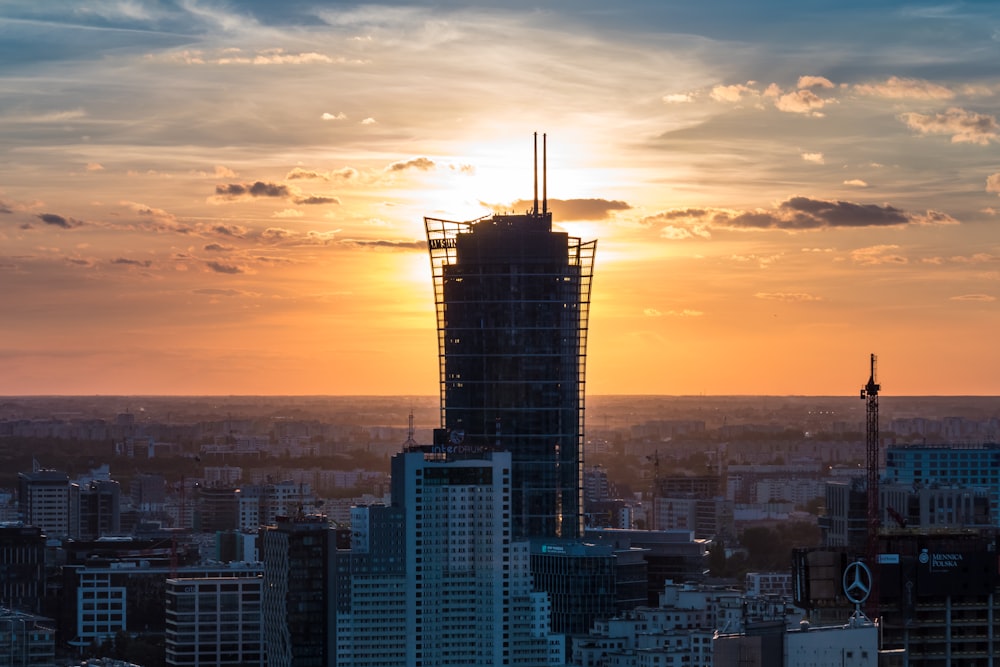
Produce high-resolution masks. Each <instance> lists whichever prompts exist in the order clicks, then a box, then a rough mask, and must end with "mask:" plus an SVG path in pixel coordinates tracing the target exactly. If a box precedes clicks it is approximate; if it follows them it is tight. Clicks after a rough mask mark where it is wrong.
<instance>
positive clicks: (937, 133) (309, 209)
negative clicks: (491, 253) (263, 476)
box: [0, 0, 1000, 395]
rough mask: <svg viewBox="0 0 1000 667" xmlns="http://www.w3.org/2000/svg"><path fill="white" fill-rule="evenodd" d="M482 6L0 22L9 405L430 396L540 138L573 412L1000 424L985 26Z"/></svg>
mask: <svg viewBox="0 0 1000 667" xmlns="http://www.w3.org/2000/svg"><path fill="white" fill-rule="evenodd" d="M492 4H493V5H494V6H493V7H492V8H487V7H484V6H483V3H468V2H450V1H447V0H443V1H440V2H396V3H392V4H355V3H351V2H322V1H320V0H314V1H308V0H285V1H284V2H275V1H273V0H255V1H239V2H238V1H236V0H231V1H230V2H222V1H218V0H163V1H161V2H141V1H139V0H131V1H130V0H120V1H112V0H108V1H103V0H88V2H78V1H76V0H72V1H70V0H66V1H58V0H46V1H45V2H38V0H7V1H5V2H3V3H2V4H0V91H2V92H0V149H2V157H3V159H2V160H0V312H2V315H0V318H2V319H0V394H4V395H12V394H115V395H119V394H406V395H420V394H435V393H436V392H437V380H438V377H437V358H436V356H437V347H436V338H435V331H434V328H435V319H434V305H433V293H432V289H431V278H430V262H429V259H428V253H427V249H426V241H425V238H424V231H423V217H424V216H425V215H426V216H432V217H439V218H446V219H450V220H469V219H473V218H477V217H479V216H482V215H485V214H488V213H490V212H491V211H509V210H516V211H520V210H523V209H524V208H525V207H526V206H527V204H526V203H525V202H524V200H530V199H531V195H532V171H531V158H532V154H531V151H532V132H535V131H537V132H539V133H542V132H545V133H547V134H548V195H549V200H550V209H551V210H552V211H553V214H554V219H555V221H556V226H557V227H558V228H559V229H561V230H564V231H568V232H569V233H570V234H571V235H573V236H579V237H581V238H582V239H583V240H585V241H586V240H590V239H595V238H596V239H598V245H597V260H596V267H595V278H594V283H593V295H592V308H591V317H590V345H589V350H588V352H589V354H588V360H587V371H588V376H587V378H588V385H587V390H588V393H590V394H781V395H784V394H800V395H852V394H857V392H858V390H859V389H860V387H861V386H862V385H863V384H864V383H865V382H866V380H867V379H868V355H869V354H870V353H872V352H874V353H876V354H878V356H879V380H880V381H881V383H882V391H883V395H889V394H893V395H927V394H988V395H995V394H1000V344H998V343H997V340H998V332H1000V304H998V301H997V297H998V296H1000V234H998V232H997V227H998V225H1000V199H998V195H1000V153H998V146H1000V124H998V121H997V117H998V115H1000V5H998V4H997V3H996V2H994V1H993V0H990V1H989V2H985V1H984V2H936V3H928V2H913V3H906V2H872V1H871V0H864V1H859V0H847V1H844V2H836V3H834V2H816V1H812V0H797V1H796V2H746V0H723V1H720V2H716V1H709V2H691V1H690V0H649V1H645V0H619V1H617V2H607V1H606V0H600V1H598V0H560V1H557V2H548V3H534V2H532V3H525V2H522V1H521V0H508V1H507V2H504V3H492Z"/></svg>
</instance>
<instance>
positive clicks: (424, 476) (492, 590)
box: [335, 451, 564, 667]
mask: <svg viewBox="0 0 1000 667" xmlns="http://www.w3.org/2000/svg"><path fill="white" fill-rule="evenodd" d="M510 469H511V456H510V454H509V453H507V452H492V453H478V454H476V455H475V457H474V458H473V457H470V458H457V457H454V458H446V457H445V456H444V455H442V454H433V453H425V452H423V451H408V452H404V453H402V454H398V455H397V456H395V457H394V458H393V461H392V481H393V489H392V505H391V506H388V507H387V506H371V507H367V508H356V509H355V510H354V511H353V512H352V516H351V525H352V528H353V542H352V550H351V554H350V555H346V554H338V559H337V566H336V567H337V572H338V575H337V576H338V586H337V592H336V593H335V595H336V597H337V600H338V602H337V604H338V611H337V649H336V650H337V664H338V665H352V666H356V667H361V666H366V667H368V666H372V667H373V666H374V665H380V666H381V667H392V666H397V665H398V666H399V667H431V666H435V667H436V666H438V665H464V666H467V667H476V666H480V667H494V666H501V665H524V666H525V667H529V666H539V667H541V666H546V667H547V666H550V665H561V664H562V662H563V650H564V640H563V637H562V636H561V635H553V634H551V633H550V632H549V608H548V596H547V595H546V594H545V593H540V592H536V591H534V590H533V586H532V581H531V574H530V570H529V565H530V552H529V545H528V543H527V542H512V541H511V516H510V514H511V512H510V493H511V491H510V488H511V485H510Z"/></svg>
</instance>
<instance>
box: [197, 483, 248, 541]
mask: <svg viewBox="0 0 1000 667" xmlns="http://www.w3.org/2000/svg"><path fill="white" fill-rule="evenodd" d="M239 519H240V508H239V501H238V500H237V494H236V489H235V488H232V487H204V486H202V487H198V497H197V507H196V511H195V528H196V529H197V530H199V531H201V532H204V533H214V532H219V531H226V530H236V529H237V528H238V527H239V523H240V521H239Z"/></svg>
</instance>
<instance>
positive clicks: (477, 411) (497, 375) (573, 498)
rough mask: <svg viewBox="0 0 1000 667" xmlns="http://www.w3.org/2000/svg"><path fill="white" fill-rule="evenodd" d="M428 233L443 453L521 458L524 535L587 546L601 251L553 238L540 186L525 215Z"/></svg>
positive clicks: (517, 502) (518, 480) (520, 529)
mask: <svg viewBox="0 0 1000 667" xmlns="http://www.w3.org/2000/svg"><path fill="white" fill-rule="evenodd" d="M536 183H537V177H536ZM424 224H425V227H426V231H427V241H428V247H429V250H430V256H431V266H432V271H433V277H434V300H435V304H436V306H437V325H438V353H439V358H440V392H441V425H442V427H443V429H444V430H445V431H447V432H448V434H449V435H448V438H449V439H448V442H447V443H442V444H450V445H452V446H454V445H466V446H474V447H484V446H485V447H495V448H499V449H506V450H509V451H510V452H511V455H512V458H513V475H512V483H513V498H512V515H513V522H514V525H513V528H514V533H515V535H516V536H519V537H567V538H574V537H578V536H579V535H580V533H581V532H582V530H583V422H584V419H583V417H584V366H585V360H586V345H587V316H588V309H589V304H590V282H591V276H592V273H593V260H594V251H595V249H596V245H597V242H596V241H589V242H585V243H583V242H581V241H580V239H578V238H573V237H570V236H569V235H568V234H566V233H565V232H558V231H553V229H552V214H551V213H550V212H549V211H547V210H545V206H544V203H543V209H542V210H541V211H539V210H538V198H537V187H536V197H535V206H534V209H533V210H531V211H529V212H527V213H524V214H519V215H499V214H498V215H491V216H487V217H484V218H480V219H479V220H473V221H470V222H450V221H447V220H438V219H434V218H425V219H424Z"/></svg>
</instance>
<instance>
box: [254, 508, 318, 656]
mask: <svg viewBox="0 0 1000 667" xmlns="http://www.w3.org/2000/svg"><path fill="white" fill-rule="evenodd" d="M335 537H336V535H335V533H334V531H333V530H332V529H331V528H330V526H329V523H328V522H327V520H326V517H325V516H322V515H308V516H296V517H278V520H277V524H276V525H274V526H269V527H267V528H266V529H264V530H263V531H262V532H261V534H260V541H261V549H260V552H261V556H262V559H263V561H264V594H263V614H264V615H263V625H264V627H263V631H264V639H265V642H266V644H267V662H268V665H271V666H272V667H325V666H326V665H328V664H331V662H330V650H331V648H332V644H333V642H332V641H331V639H330V638H331V637H333V636H335V634H336V633H335V632H334V627H333V614H332V613H331V605H330V604H328V602H327V601H328V600H332V599H333V593H334V587H333V579H332V577H331V576H330V575H331V573H330V567H331V561H332V552H333V551H334V550H335V549H336V542H335Z"/></svg>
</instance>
